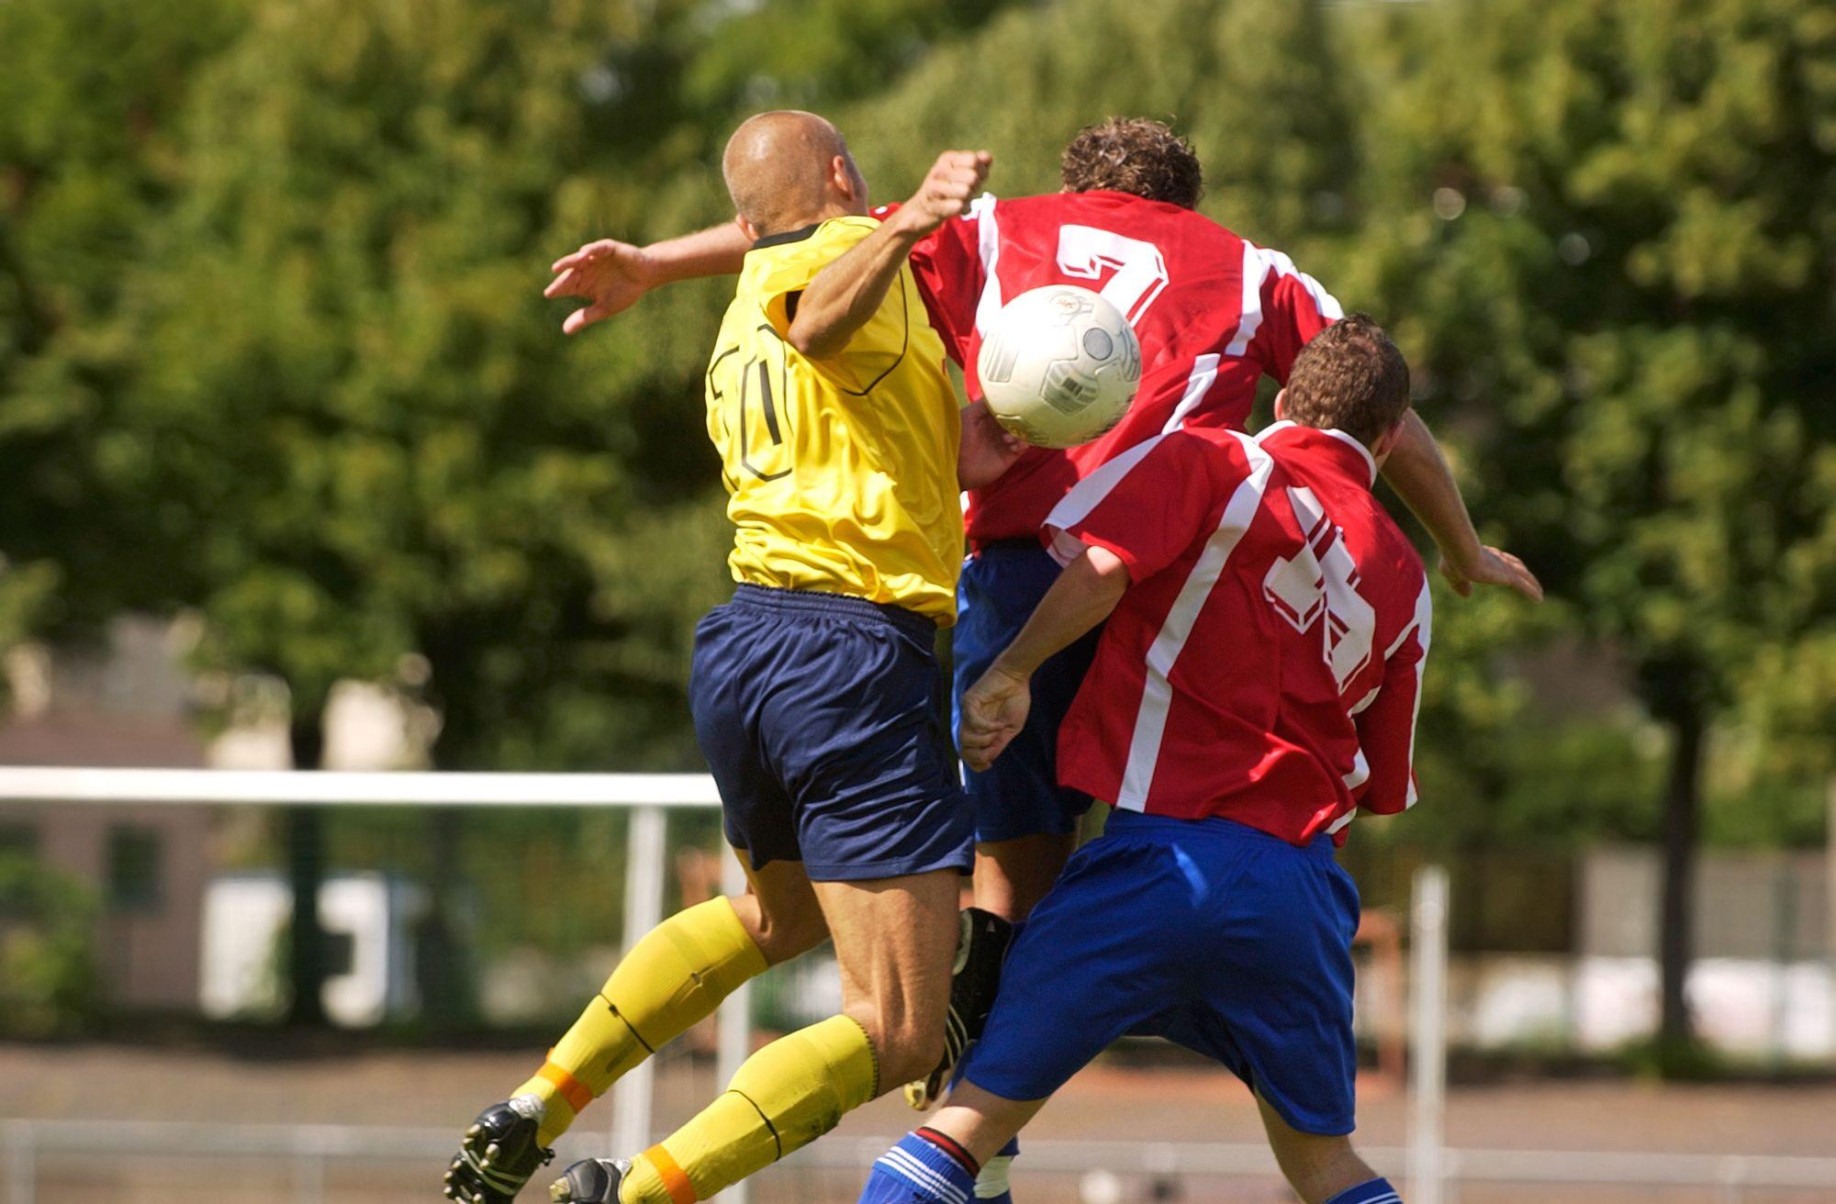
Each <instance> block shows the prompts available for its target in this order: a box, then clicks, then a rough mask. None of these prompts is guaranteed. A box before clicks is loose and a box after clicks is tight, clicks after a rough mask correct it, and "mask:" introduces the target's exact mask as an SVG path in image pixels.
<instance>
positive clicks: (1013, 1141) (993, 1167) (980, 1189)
mask: <svg viewBox="0 0 1836 1204" xmlns="http://www.w3.org/2000/svg"><path fill="white" fill-rule="evenodd" d="M1019 1153H1020V1139H1019V1138H1018V1137H1011V1138H1009V1139H1008V1142H1007V1144H1006V1145H1004V1146H1002V1147H1001V1149H1000V1152H999V1153H997V1154H996V1155H995V1156H994V1157H993V1158H990V1159H989V1160H988V1165H987V1166H984V1167H983V1168H982V1173H981V1174H979V1175H977V1176H976V1177H975V1201H976V1204H1014V1194H1013V1192H1012V1191H1011V1190H1010V1189H1009V1188H1008V1185H1007V1171H1008V1168H1009V1167H1010V1166H1012V1165H1013V1161H1014V1158H1015V1157H1016V1156H1018V1155H1019Z"/></svg>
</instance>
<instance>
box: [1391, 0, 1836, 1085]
mask: <svg viewBox="0 0 1836 1204" xmlns="http://www.w3.org/2000/svg"><path fill="white" fill-rule="evenodd" d="M1376 44H1377V45H1379V46H1381V47H1383V49H1382V50H1381V52H1379V53H1377V54H1375V55H1374V56H1373V57H1374V59H1375V65H1376V77H1375V80H1374V82H1373V84H1372V86H1371V93H1370V95H1371V101H1370V103H1371V106H1372V116H1371V119H1370V121H1369V122H1368V124H1367V125H1366V127H1365V131H1364V137H1365V139H1366V145H1367V146H1368V147H1369V148H1370V152H1369V161H1370V162H1371V163H1372V164H1373V170H1372V172H1371V173H1370V175H1369V176H1367V181H1366V193H1365V196H1364V202H1365V203H1366V204H1367V205H1368V219H1367V221H1366V223H1365V225H1364V228H1363V234H1364V237H1365V239H1366V245H1367V247H1368V249H1369V257H1368V258H1367V259H1366V260H1365V261H1364V264H1365V270H1366V271H1367V272H1368V273H1369V284H1368V286H1367V287H1369V288H1370V289H1371V290H1372V291H1373V292H1376V293H1378V294H1380V295H1382V296H1384V297H1385V298H1386V310H1387V311H1388V312H1391V313H1393V314H1396V315H1399V317H1398V319H1397V322H1396V325H1397V327H1398V331H1399V333H1400V335H1401V338H1402V341H1403V343H1404V346H1405V348H1406V349H1407V350H1409V351H1410V352H1411V353H1412V358H1413V360H1414V362H1415V363H1416V364H1417V366H1418V370H1419V371H1420V375H1421V376H1422V377H1423V378H1424V382H1423V383H1425V385H1426V387H1427V391H1428V393H1429V394H1430V396H1431V397H1432V398H1433V399H1434V400H1437V401H1447V402H1451V403H1452V404H1453V406H1454V407H1456V408H1457V409H1458V410H1459V412H1460V414H1461V415H1462V419H1463V423H1464V424H1466V425H1469V426H1470V431H1471V434H1472V436H1473V439H1472V442H1473V444H1474V446H1476V447H1477V449H1478V450H1479V454H1480V458H1481V461H1482V462H1483V463H1484V464H1485V466H1486V471H1485V472H1484V473H1483V474H1482V475H1478V476H1476V478H1475V484H1476V486H1477V488H1476V490H1475V493H1476V497H1475V499H1474V500H1475V503H1476V507H1477V509H1478V510H1480V511H1481V512H1482V513H1485V514H1488V515H1495V516H1498V517H1499V519H1500V520H1501V521H1502V522H1503V524H1504V525H1505V526H1506V528H1507V529H1508V530H1509V531H1510V532H1511V539H1512V541H1513V543H1514V544H1515V545H1517V546H1519V547H1520V550H1523V551H1525V552H1526V558H1527V559H1529V560H1530V561H1531V562H1532V563H1533V564H1536V565H1537V566H1538V567H1539V568H1541V569H1543V570H1544V572H1545V581H1546V582H1547V583H1548V584H1549V585H1550V586H1551V587H1552V588H1553V591H1554V592H1555V593H1556V594H1558V595H1560V596H1562V597H1565V598H1567V599H1569V600H1571V601H1572V602H1573V603H1574V604H1575V609H1574V614H1575V616H1576V617H1577V620H1578V621H1580V622H1581V623H1583V624H1585V625H1586V627H1587V629H1588V630H1589V632H1590V633H1591V634H1592V635H1593V636H1594V637H1595V638H1596V639H1598V640H1600V641H1603V642H1605V643H1606V644H1609V645H1610V646H1611V647H1613V648H1614V649H1616V650H1617V651H1618V652H1619V654H1620V655H1622V656H1624V657H1625V658H1626V659H1627V661H1628V662H1629V663H1630V665H1631V666H1632V670H1633V678H1634V685H1635V688H1636V690H1637V692H1638V694H1639V697H1640V698H1641V699H1642V701H1643V703H1644V705H1645V706H1646V708H1647V709H1648V710H1649V712H1650V713H1651V714H1652V716H1653V717H1654V718H1656V719H1657V720H1659V721H1660V722H1662V723H1663V724H1664V726H1665V727H1666V728H1667V729H1668V731H1669V733H1670V736H1671V751H1670V755H1669V768H1668V772H1667V775H1666V778H1667V781H1666V786H1665V789H1664V815H1665V819H1664V832H1663V841H1664V849H1665V872H1664V888H1663V899H1662V934H1663V935H1662V947H1661V950H1660V954H1661V963H1662V972H1661V979H1662V990H1661V999H1662V1034H1661V1040H1662V1048H1663V1049H1664V1050H1665V1054H1666V1057H1667V1058H1668V1057H1670V1056H1671V1055H1672V1054H1675V1053H1677V1052H1678V1051H1684V1052H1685V1053H1686V1052H1687V1047H1688V1045H1689V1043H1690V1025H1689V1017H1688V1009H1687V1006H1686V1000H1685V997H1684V981H1685V977H1686V974H1687V970H1688V964H1689V961H1690V958H1691V955H1692V949H1693V941H1692V935H1691V909H1692V905H1693V897H1694V896H1693V864H1694V855H1695V848H1696V844H1697V841H1698V834H1699V828H1700V797H1701V780H1702V764H1703V757H1704V750H1705V745H1706V742H1707V740H1708V738H1709V735H1710V732H1711V728H1712V725H1713V723H1714V721H1715V719H1716V718H1717V716H1719V715H1722V714H1724V713H1725V712H1726V709H1727V708H1729V707H1730V706H1731V705H1734V704H1736V703H1738V702H1740V701H1741V696H1742V693H1743V691H1745V690H1747V689H1749V688H1750V687H1751V686H1752V685H1753V684H1755V678H1754V675H1753V674H1752V673H1751V671H1750V670H1751V666H1752V665H1753V664H1754V663H1755V660H1756V658H1760V659H1763V658H1764V657H1765V656H1766V655H1767V654H1768V653H1769V652H1770V653H1773V654H1776V653H1777V650H1780V649H1784V648H1789V647H1790V646H1791V643H1792V641H1793V639H1794V638H1795V637H1797V636H1798V635H1800V634H1801V633H1805V632H1807V631H1808V630H1809V628H1810V625H1811V624H1812V623H1813V622H1814V621H1816V619H1817V618H1818V616H1819V615H1821V616H1823V617H1824V619H1825V620H1827V616H1828V614H1829V613H1830V605H1831V599H1832V597H1833V596H1836V571H1833V570H1832V569H1831V567H1830V564H1831V562H1830V560H1829V559H1828V556H1827V549H1828V546H1829V545H1828V540H1829V538H1830V536H1829V517H1828V514H1829V510H1828V507H1829V501H1830V497H1831V494H1830V491H1829V481H1830V479H1831V470H1830V451H1829V446H1830V437H1831V435H1832V433H1833V431H1836V414H1832V412H1831V410H1830V407H1829V406H1828V405H1827V404H1825V403H1824V401H1823V399H1822V398H1821V396H1820V386H1819V384H1818V382H1819V381H1827V380H1828V379H1830V378H1831V377H1830V373H1831V371H1832V369H1833V368H1836V339H1833V338H1832V335H1833V334H1836V330H1833V329H1832V322H1833V317H1836V315H1833V314H1832V311H1831V310H1830V309H1829V307H1828V306H1827V305H1824V304H1822V303H1820V302H1812V303H1809V304H1807V303H1806V302H1807V299H1811V298H1827V297H1828V296H1829V295H1831V285H1832V283H1836V281H1832V279H1831V276H1832V265H1833V264H1836V241H1833V240H1836V220H1833V219H1836V209H1833V208H1832V201H1831V199H1830V189H1829V185H1830V183H1831V181H1832V179H1836V175H1833V172H1836V140H1832V138H1831V136H1830V130H1831V129H1832V128H1836V85H1832V83H1831V81H1830V76H1829V72H1828V70H1827V64H1828V63H1829V61H1830V56H1831V53H1832V51H1833V50H1836V20H1833V19H1832V18H1831V15H1830V14H1829V13H1827V12H1823V11H1820V10H1806V9H1804V8H1802V7H1801V6H1797V5H1792V4H1788V3H1776V2H1772V0H1665V2H1663V3H1654V4H1648V5H1642V6H1637V7H1636V8H1624V7H1614V6H1601V5H1596V4H1590V3H1583V2H1580V0H1576V2H1571V3H1556V4H1547V3H1505V4H1497V3H1488V4H1483V5H1481V4H1477V3H1450V4H1445V5H1437V6H1433V7H1432V10H1425V11H1422V12H1419V13H1413V14H1409V15H1407V16H1405V17H1401V18H1392V19H1391V20H1390V21H1389V22H1388V23H1387V41H1379V42H1378V43H1376ZM1448 98H1457V103H1449V102H1448ZM1380 146H1381V147H1383V148H1385V150H1386V154H1385V155H1383V156H1381V157H1379V156H1378V155H1377V154H1376V151H1377V148H1378V147H1380ZM1820 556H1821V559H1819V557H1820ZM1673 1064H1675V1063H1674V1062H1673Z"/></svg>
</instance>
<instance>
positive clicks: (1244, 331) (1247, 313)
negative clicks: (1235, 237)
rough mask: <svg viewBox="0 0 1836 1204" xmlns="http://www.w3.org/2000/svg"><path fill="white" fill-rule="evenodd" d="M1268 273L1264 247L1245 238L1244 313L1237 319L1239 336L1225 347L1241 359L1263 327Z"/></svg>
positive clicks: (1228, 353)
mask: <svg viewBox="0 0 1836 1204" xmlns="http://www.w3.org/2000/svg"><path fill="white" fill-rule="evenodd" d="M1266 275H1268V264H1267V263H1266V262H1265V261H1264V260H1263V258H1262V248H1261V247H1259V246H1257V245H1256V244H1255V243H1253V242H1251V241H1250V240H1249V239H1247V238H1246V239H1244V240H1243V301H1242V309H1243V314H1242V316H1241V317H1239V318H1238V319H1237V336H1236V337H1235V338H1233V339H1232V340H1231V341H1230V345H1229V346H1227V347H1225V348H1224V354H1225V355H1228V356H1231V357H1233V358H1236V359H1241V358H1242V357H1243V353H1244V352H1246V351H1248V350H1249V345H1250V340H1251V339H1253V338H1255V337H1256V332H1257V331H1258V330H1261V329H1262V278H1263V277H1264V276H1266Z"/></svg>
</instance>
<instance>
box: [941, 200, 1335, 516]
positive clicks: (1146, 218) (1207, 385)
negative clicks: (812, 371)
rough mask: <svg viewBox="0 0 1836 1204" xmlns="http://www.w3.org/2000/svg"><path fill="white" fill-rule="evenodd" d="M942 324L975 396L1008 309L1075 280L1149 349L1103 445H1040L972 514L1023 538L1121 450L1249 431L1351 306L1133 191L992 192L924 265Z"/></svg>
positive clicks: (1264, 253) (1207, 225)
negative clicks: (980, 360) (1281, 382)
mask: <svg viewBox="0 0 1836 1204" xmlns="http://www.w3.org/2000/svg"><path fill="white" fill-rule="evenodd" d="M912 262H913V267H914V270H915V271H916V272H917V274H918V278H919V280H920V283H921V285H922V286H923V287H924V290H925V294H926V301H927V303H928V305H929V307H930V310H931V314H932V320H933V324H934V325H935V326H936V327H937V329H938V331H939V332H940V333H941V334H942V335H943V336H944V340H945V343H946V345H947V346H948V347H949V348H950V351H951V355H952V357H953V358H955V359H957V361H958V362H959V363H960V364H962V365H963V369H964V376H965V379H966V383H967V385H968V389H969V393H970V396H972V397H976V396H980V387H979V384H978V382H977V380H976V377H975V362H976V355H977V353H978V352H979V350H980V347H981V335H980V331H981V329H982V328H983V327H984V326H985V325H986V323H987V319H988V318H989V317H990V316H991V315H992V314H993V312H994V311H995V310H998V309H999V308H1000V307H1001V305H1003V304H1004V303H1005V302H1007V301H1008V300H1011V299H1012V298H1014V297H1016V296H1018V295H1020V294H1021V293H1023V292H1026V291H1028V290H1030V289H1034V288H1040V287H1043V286H1045V285H1048V284H1076V285H1081V286H1083V287H1085V288H1089V289H1093V290H1095V291H1097V292H1100V293H1102V294H1103V296H1104V297H1106V298H1107V299H1108V300H1109V301H1111V302H1112V303H1113V304H1115V306H1116V307H1117V308H1118V309H1120V310H1121V311H1122V312H1123V313H1124V314H1125V315H1126V316H1127V317H1128V319H1129V322H1130V324H1131V325H1132V326H1133V327H1134V328H1135V333H1136V336H1137V337H1138V338H1139V339H1140V342H1141V352H1142V375H1141V386H1140V389H1139V391H1138V392H1137V393H1136V396H1135V401H1134V404H1133V405H1132V406H1131V407H1130V409H1129V412H1128V414H1127V415H1126V416H1125V417H1124V418H1123V419H1122V421H1121V422H1120V423H1119V424H1117V426H1116V427H1115V429H1113V430H1111V431H1110V432H1109V433H1108V434H1106V435H1105V436H1103V437H1102V438H1101V439H1097V440H1094V441H1092V442H1090V443H1087V444H1084V445H1082V446H1080V447H1076V448H1071V449H1069V450H1067V451H1062V452H1049V451H1044V450H1028V451H1027V452H1026V453H1025V454H1024V455H1023V456H1022V457H1021V459H1020V460H1019V461H1018V462H1017V463H1016V464H1015V465H1014V466H1013V467H1012V468H1010V469H1009V470H1008V471H1007V472H1006V473H1005V474H1003V476H1002V477H1001V478H1000V479H999V480H998V481H996V482H995V483H994V484H993V485H991V486H989V487H988V488H986V489H983V490H980V491H978V493H977V494H976V495H975V497H974V499H973V502H974V504H973V506H972V510H971V514H970V535H971V537H972V538H974V539H976V540H977V541H989V540H995V539H1013V538H1025V537H1026V536H1027V535H1028V534H1029V533H1030V532H1031V531H1034V530H1036V529H1037V526H1038V524H1039V523H1040V522H1041V521H1042V520H1043V519H1044V517H1045V515H1046V514H1047V513H1048V512H1049V511H1050V509H1051V507H1052V505H1053V504H1054V503H1055V502H1056V501H1057V499H1058V498H1059V497H1062V496H1063V495H1064V493H1065V491H1066V490H1067V489H1069V488H1070V487H1071V486H1072V485H1073V484H1074V483H1075V482H1076V481H1077V480H1079V479H1081V478H1082V477H1083V476H1085V475H1087V474H1088V473H1089V471H1090V470H1091V469H1093V468H1094V467H1095V466H1097V465H1099V464H1102V463H1104V462H1106V461H1107V460H1109V459H1110V458H1111V457H1112V456H1114V455H1115V454H1116V453H1117V452H1118V451H1120V450H1122V449H1124V448H1128V447H1132V446H1134V445H1136V444H1138V443H1140V442H1141V441H1142V440H1143V439H1147V438H1151V437H1152V436H1154V435H1158V434H1160V433H1162V432H1163V431H1167V430H1171V429H1174V428H1175V427H1178V426H1182V425H1191V426H1221V427H1233V428H1237V429H1241V428H1242V427H1243V425H1244V423H1245V422H1246V421H1247V420H1248V418H1249V413H1250V409H1251V407H1252V405H1253V404H1254V402H1255V397H1256V388H1257V382H1258V381H1259V380H1260V379H1261V378H1262V376H1264V375H1265V374H1267V375H1272V376H1274V377H1276V378H1277V379H1285V378H1286V376H1287V370H1288V367H1289V365H1290V364H1292V362H1293V359H1294V356H1295V355H1296V354H1297V353H1298V352H1299V350H1300V348H1301V347H1302V346H1303V345H1304V344H1305V342H1306V340H1307V339H1308V338H1311V337H1312V335H1313V334H1314V333H1315V332H1317V331H1318V330H1319V329H1321V328H1322V327H1323V326H1324V325H1325V324H1326V323H1328V322H1330V321H1331V320H1332V319H1334V318H1336V317H1338V316H1339V307H1338V303H1337V302H1336V301H1334V300H1333V298H1332V297H1331V296H1330V295H1328V294H1327V293H1326V292H1325V290H1324V289H1322V288H1321V287H1320V286H1319V285H1318V283H1317V282H1315V281H1313V280H1312V279H1311V278H1310V277H1307V276H1305V275H1303V274H1301V273H1300V272H1298V271H1297V270H1296V269H1295V268H1294V265H1293V263H1292V262H1291V261H1290V260H1288V258H1287V257H1286V256H1285V255H1281V254H1280V253H1278V252H1273V251H1268V250H1265V249H1263V248H1261V247H1257V246H1256V245H1254V244H1253V243H1250V242H1248V241H1247V240H1245V239H1243V238H1241V237H1239V236H1238V235H1236V234H1235V233H1233V232H1232V231H1230V230H1228V229H1226V228H1225V227H1223V226H1221V225H1219V224H1218V223H1217V222H1214V221H1212V220H1211V219H1209V218H1207V217H1204V216H1202V215H1201V214H1198V213H1196V212H1194V211H1193V210H1190V209H1186V208H1183V207H1182V206H1179V205H1172V204H1167V203H1164V202H1161V201H1153V200H1148V199H1146V198H1143V197H1139V196H1135V195H1132V194H1129V193H1122V192H1106V191H1090V192H1061V193H1051V194H1047V195H1044V196H1034V197H1020V198H1016V199H1013V200H1001V199H998V198H995V197H992V196H984V197H983V198H981V199H980V200H978V201H977V202H976V204H975V205H974V206H973V207H972V209H971V212H970V214H969V215H968V216H967V217H965V218H962V219H959V220H957V221H954V222H950V223H947V224H946V225H945V226H944V228H943V229H941V230H939V231H938V233H937V235H936V236H935V237H934V238H933V239H932V240H931V242H930V243H929V244H927V245H926V246H925V247H921V248H920V250H919V252H917V253H915V254H914V256H913V260H912Z"/></svg>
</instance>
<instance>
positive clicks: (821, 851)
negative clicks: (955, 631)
mask: <svg viewBox="0 0 1836 1204" xmlns="http://www.w3.org/2000/svg"><path fill="white" fill-rule="evenodd" d="M936 634H937V627H936V625H935V624H933V623H932V622H931V621H930V620H929V619H927V618H925V617H924V616H922V615H919V614H915V613H913V612H911V611H909V610H902V609H900V608H898V607H896V606H879V605H876V604H874V603H872V602H867V601H863V600H861V599H859V598H844V597H838V596H836V595H833V594H816V593H803V592H799V591H795V590H783V589H763V588H760V587H758V586H752V585H742V586H740V587H739V588H738V589H737V590H736V591H734V594H733V601H731V602H729V603H727V604H726V605H725V606H718V607H715V608H714V609H713V610H712V611H709V612H708V614H707V616H706V617H705V618H703V619H702V620H701V624H700V626H698V627H697V628H696V629H695V659H694V666H693V669H692V670H691V673H690V677H689V707H690V710H691V711H692V712H693V713H694V717H695V737H696V739H697V741H698V742H699V743H700V745H701V751H702V755H704V756H705V757H706V758H707V760H708V768H709V770H710V771H711V772H712V773H713V775H714V782H715V784H716V785H717V786H718V787H719V788H720V798H721V804H722V811H723V812H724V814H725V817H726V829H727V840H728V842H729V843H731V844H732V845H733V846H734V847H735V848H738V849H744V850H745V851H746V853H747V854H748V856H749V858H750V859H751V861H752V864H753V865H754V866H755V867H756V866H762V865H765V864H767V863H769V862H773V861H801V862H803V866H804V870H805V872H807V873H808V874H809V876H810V878H811V879H812V880H814V881H817V882H840V881H856V880H862V879H874V878H895V877H899V876H900V875H903V874H919V873H924V872H925V871H927V870H936V869H955V870H960V871H963V872H965V873H966V872H968V870H969V868H970V866H971V864H972V863H973V860H974V854H973V847H972V844H971V829H970V822H969V810H968V803H967V800H965V799H964V797H963V792H962V787H961V786H960V785H959V784H958V783H957V780H956V771H955V766H954V764H953V759H952V757H951V755H950V744H949V734H948V733H947V732H945V731H944V730H943V724H942V722H941V721H940V719H939V711H940V709H941V702H942V699H941V697H940V694H941V690H942V686H943V671H942V669H941V668H940V667H939V665H938V663H937V657H936V654H935V652H934V650H933V647H932V641H933V639H934V638H935V637H936Z"/></svg>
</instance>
